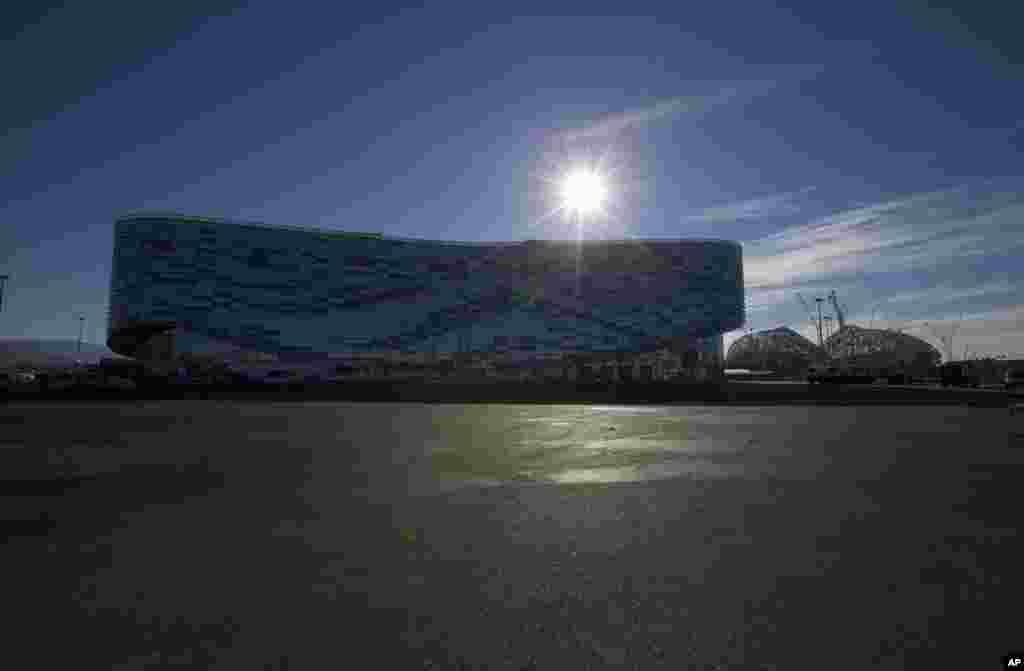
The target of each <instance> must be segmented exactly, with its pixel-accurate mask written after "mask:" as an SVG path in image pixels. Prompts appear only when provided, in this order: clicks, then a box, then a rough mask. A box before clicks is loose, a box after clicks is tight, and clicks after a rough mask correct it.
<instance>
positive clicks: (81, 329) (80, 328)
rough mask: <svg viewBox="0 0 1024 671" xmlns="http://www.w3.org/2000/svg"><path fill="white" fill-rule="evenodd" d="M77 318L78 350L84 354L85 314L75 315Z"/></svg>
mask: <svg viewBox="0 0 1024 671" xmlns="http://www.w3.org/2000/svg"><path fill="white" fill-rule="evenodd" d="M75 318H76V319H78V350H77V351H78V354H79V355H81V354H82V335H83V333H84V332H85V316H84V315H75Z"/></svg>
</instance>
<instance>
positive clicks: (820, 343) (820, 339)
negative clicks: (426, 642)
mask: <svg viewBox="0 0 1024 671" xmlns="http://www.w3.org/2000/svg"><path fill="white" fill-rule="evenodd" d="M824 300H825V299H824V298H821V297H818V298H815V299H814V302H815V303H817V304H818V346H819V347H824V346H825V338H823V337H822V335H821V303H822V301H824Z"/></svg>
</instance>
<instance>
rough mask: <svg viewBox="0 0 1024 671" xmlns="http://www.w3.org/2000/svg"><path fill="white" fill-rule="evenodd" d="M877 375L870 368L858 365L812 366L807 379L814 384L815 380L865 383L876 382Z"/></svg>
mask: <svg viewBox="0 0 1024 671" xmlns="http://www.w3.org/2000/svg"><path fill="white" fill-rule="evenodd" d="M876 377H877V376H876V375H875V374H874V372H873V371H871V370H870V369H868V368H863V367H858V366H853V367H851V366H845V365H831V366H811V367H810V368H809V369H808V370H807V381H808V382H810V383H812V384H813V383H815V382H819V383H821V382H832V383H844V384H858V383H859V384H863V383H870V382H874V381H875V378H876Z"/></svg>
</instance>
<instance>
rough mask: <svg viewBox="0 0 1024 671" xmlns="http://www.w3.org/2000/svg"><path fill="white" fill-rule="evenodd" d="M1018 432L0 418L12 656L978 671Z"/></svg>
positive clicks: (497, 409) (394, 414) (1009, 532)
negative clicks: (952, 670)
mask: <svg viewBox="0 0 1024 671" xmlns="http://www.w3.org/2000/svg"><path fill="white" fill-rule="evenodd" d="M1012 421H1015V420H1014V419H1012V418H1010V417H1009V415H1008V413H1007V412H1006V410H1005V409H997V408H978V407H963V406H950V407H945V406H936V407H914V406H907V407H897V408H889V407H884V406H874V407H843V406H834V407H786V406H781V407H780V406H776V407H756V406H746V407H713V406H703V407H687V406H673V407H658V406H613V405H608V406H594V405H591V406H584V405H574V406H573V405H563V406H544V405H458V404H442V405H430V404H389V403H381V404H369V403H366V404H347V403H331V402H320V403H273V404H263V403H255V402H248V403H246V402H228V401H222V402H213V401H211V402H201V401H162V402H135V403H123V404H116V403H106V404H74V403H63V404H54V403H37V404H32V403H26V404H20V405H10V406H6V407H0V472H2V473H3V492H4V499H3V504H4V514H3V516H2V517H0V527H2V529H3V530H4V531H5V536H6V544H5V545H4V547H3V550H2V552H3V556H4V558H5V564H6V566H7V571H6V572H5V578H6V580H5V582H6V585H5V586H4V592H5V595H6V598H7V601H8V603H9V604H16V606H17V610H16V611H14V610H13V609H12V611H11V612H17V614H18V617H17V618H16V621H15V622H14V623H13V625H12V626H10V627H9V628H8V629H7V638H8V641H9V645H8V646H7V647H8V649H7V652H6V654H7V655H8V656H10V657H11V659H12V660H15V659H22V660H23V659H29V657H25V656H24V655H31V656H32V657H31V659H33V660H34V662H35V663H33V664H30V665H29V666H25V665H24V664H22V665H21V668H59V667H58V666H56V665H59V664H62V663H66V662H68V661H69V660H73V661H75V663H76V668H77V667H83V668H114V669H143V668H146V669H149V668H177V667H195V668H214V669H220V668H223V669H236V668H237V669H328V668H330V669H333V668H351V667H353V666H357V667H360V668H395V669H399V668H413V669H423V668H440V669H447V668H453V669H459V668H499V669H500V668H508V669H559V670H561V669H576V668H594V669H605V668H607V669H612V668H615V669H621V668H638V669H647V668H665V669H669V668H671V669H679V668H695V669H723V668H736V669H799V668H840V669H862V668H869V667H871V668H883V669H903V668H972V669H975V668H976V669H984V668H995V664H996V663H999V657H1000V655H1002V654H1003V653H1005V652H1006V651H1008V650H1010V649H1014V648H1016V649H1019V648H1020V647H1021V644H1022V643H1024V641H1022V640H1021V633H1020V627H1019V620H1020V618H1019V597H1020V595H1021V594H1022V593H1024V590H1022V587H1024V584H1022V580H1021V578H1020V570H1019V563H1020V561H1019V559H1020V556H1021V549H1022V548H1021V542H1020V540H1019V534H1018V529H1019V526H1020V523H1019V512H1018V511H1019V495H1018V494H1016V492H1017V491H1018V490H1019V482H1020V480H1021V475H1022V474H1024V468H1022V466H1024V434H1022V433H1018V431H1021V430H1022V427H1017V426H1014V425H1013V424H1011V422H1012ZM936 664H941V666H934V667H933V665H936ZM11 668H15V667H14V666H12V667H11Z"/></svg>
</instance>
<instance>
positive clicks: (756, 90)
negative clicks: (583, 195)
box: [561, 66, 821, 142]
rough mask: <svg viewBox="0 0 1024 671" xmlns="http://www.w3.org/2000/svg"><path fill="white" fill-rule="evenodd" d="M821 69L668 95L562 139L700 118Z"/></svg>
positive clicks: (798, 69) (797, 70) (793, 70)
mask: <svg viewBox="0 0 1024 671" xmlns="http://www.w3.org/2000/svg"><path fill="white" fill-rule="evenodd" d="M820 72H821V68H820V67H819V66H796V67H794V68H790V69H789V70H788V71H787V72H779V73H777V76H775V77H771V78H767V79H762V80H751V81H739V82H730V83H727V84H724V85H722V86H720V87H719V88H718V90H716V91H714V92H712V93H708V94H703V95H688V96H677V97H674V98H667V99H664V100H660V101H658V102H656V103H654V104H652V105H648V106H645V107H639V108H636V109H632V110H627V111H625V112H620V113H617V114H610V115H608V116H606V117H604V118H601V119H598V120H596V121H594V122H592V123H589V124H587V125H585V126H583V127H582V128H575V129H572V130H569V131H566V132H565V133H563V134H562V136H561V139H563V140H566V141H569V142H573V141H576V140H584V139H592V138H603V137H608V136H615V135H619V134H621V133H623V132H626V131H629V130H632V129H635V128H638V127H640V126H644V125H647V124H649V123H652V122H655V121H662V120H668V119H674V118H679V117H688V118H698V117H700V116H703V115H704V114H707V113H708V112H710V111H711V110H713V109H715V108H717V107H720V106H722V105H727V104H733V103H737V102H744V101H747V100H751V99H753V98H756V97H758V96H761V95H764V94H766V93H769V92H771V91H773V90H775V89H776V88H778V87H779V86H782V85H785V84H793V83H796V82H800V81H806V80H807V79H810V78H812V77H814V76H816V75H818V74H819V73H820Z"/></svg>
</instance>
